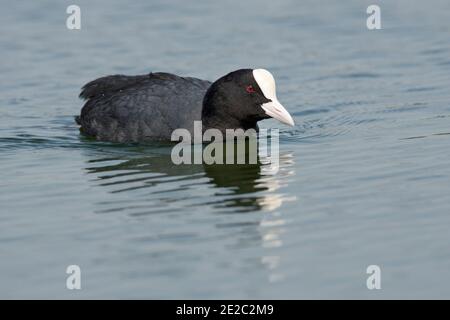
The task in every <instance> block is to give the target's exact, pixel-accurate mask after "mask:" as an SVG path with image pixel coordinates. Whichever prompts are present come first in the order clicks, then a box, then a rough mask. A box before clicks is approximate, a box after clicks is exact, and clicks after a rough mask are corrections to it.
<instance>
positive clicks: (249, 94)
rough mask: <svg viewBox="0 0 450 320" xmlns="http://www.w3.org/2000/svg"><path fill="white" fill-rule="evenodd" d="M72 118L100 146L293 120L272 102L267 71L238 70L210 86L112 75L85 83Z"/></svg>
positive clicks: (164, 76) (157, 76)
mask: <svg viewBox="0 0 450 320" xmlns="http://www.w3.org/2000/svg"><path fill="white" fill-rule="evenodd" d="M80 98H83V99H86V100H87V101H86V103H85V105H84V106H83V108H82V110H81V115H80V116H79V117H76V121H77V123H78V124H79V125H80V126H81V128H80V131H81V132H82V133H83V134H85V135H88V136H92V137H95V138H96V139H97V140H101V141H112V142H151V141H170V138H171V134H172V132H173V131H174V130H175V129H178V128H185V129H188V130H189V131H190V132H191V133H192V132H193V128H194V121H200V120H201V121H202V128H203V130H206V129H210V128H216V129H219V130H220V131H221V132H223V133H224V134H225V130H226V129H244V130H247V129H250V128H252V129H255V130H258V125H257V122H258V121H260V120H263V119H267V118H270V117H272V118H275V119H277V120H279V121H281V122H283V123H286V124H288V125H291V126H293V125H294V120H293V119H292V117H291V116H290V114H289V113H288V112H287V111H286V109H285V108H284V107H283V106H282V105H281V104H280V102H279V101H278V99H277V97H276V89H275V80H274V78H273V76H272V74H271V73H270V72H269V71H267V70H265V69H240V70H236V71H233V72H230V73H229V74H227V75H225V76H223V77H221V78H220V79H218V80H217V81H215V82H214V83H211V82H209V81H205V80H201V79H197V78H191V77H180V76H177V75H174V74H170V73H164V72H157V73H150V74H145V75H138V76H125V75H111V76H106V77H102V78H99V79H96V80H94V81H91V82H89V83H87V84H86V85H85V86H84V87H83V88H82V91H81V93H80Z"/></svg>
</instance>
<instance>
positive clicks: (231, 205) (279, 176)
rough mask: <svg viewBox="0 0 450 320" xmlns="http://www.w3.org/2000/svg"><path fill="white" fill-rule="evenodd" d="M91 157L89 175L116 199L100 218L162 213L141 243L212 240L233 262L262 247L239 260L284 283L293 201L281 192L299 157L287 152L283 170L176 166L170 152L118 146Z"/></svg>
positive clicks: (261, 165) (101, 207)
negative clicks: (288, 208)
mask: <svg viewBox="0 0 450 320" xmlns="http://www.w3.org/2000/svg"><path fill="white" fill-rule="evenodd" d="M103 151H106V153H105V152H103ZM105 154H107V156H105ZM90 158H91V159H92V158H94V159H92V160H89V161H88V167H87V171H88V172H89V174H90V175H91V176H94V177H95V178H94V179H92V180H93V182H94V184H95V185H96V186H99V187H101V188H102V189H106V190H107V193H108V194H110V195H111V196H109V197H106V198H107V200H101V201H99V202H98V210H97V213H108V214H114V213H120V214H126V215H128V216H132V217H143V216H148V215H152V214H163V215H162V216H161V215H158V219H151V221H152V222H151V227H149V226H148V225H146V227H145V230H146V231H145V234H141V235H136V236H135V237H136V239H146V241H151V242H152V243H153V242H154V241H157V240H155V239H162V240H161V241H171V239H173V241H179V239H180V237H182V238H183V237H184V238H183V239H185V240H184V241H185V242H186V241H189V243H190V246H192V248H196V247H195V246H196V244H198V243H204V241H205V240H202V239H205V237H206V239H209V240H208V241H211V242H212V243H211V245H212V246H214V247H215V248H216V249H217V248H221V249H219V252H221V255H224V256H229V257H230V261H232V260H233V257H234V256H235V255H236V253H237V252H241V250H242V248H244V247H246V248H255V249H256V250H255V251H254V255H252V256H251V257H247V258H246V260H242V261H241V262H239V263H240V264H241V265H243V266H245V268H248V270H253V271H255V270H258V269H261V267H262V269H263V270H265V271H264V272H265V273H266V275H267V279H268V281H269V282H277V281H280V280H282V279H283V273H282V271H281V269H282V268H281V267H280V265H281V253H280V251H281V249H282V246H283V242H282V235H283V234H284V232H285V228H286V222H285V218H284V217H283V215H282V210H280V207H281V206H282V205H283V204H284V203H285V202H286V201H289V200H294V199H292V195H291V196H290V197H289V196H287V195H286V194H285V192H283V189H282V188H283V187H286V186H287V185H288V183H289V180H290V177H291V176H292V175H293V174H294V171H293V170H294V163H293V160H294V157H293V155H292V153H289V152H286V153H280V157H279V171H278V172H277V173H274V172H273V171H272V170H271V168H270V164H268V163H267V159H262V158H261V157H258V158H257V160H258V161H257V163H255V164H236V165H231V164H211V165H206V164H204V163H203V164H199V165H195V164H193V165H185V164H181V165H174V164H173V162H172V159H171V148H170V147H159V148H152V149H145V148H139V149H138V148H136V149H133V148H130V147H126V148H124V149H123V150H121V149H120V148H115V149H111V150H102V152H101V153H100V154H98V152H97V151H96V152H95V153H94V154H93V155H91V156H90ZM252 212H253V213H255V212H262V213H263V214H250V213H252ZM215 213H217V214H221V216H217V215H213V214H215ZM247 213H248V214H247ZM230 214H232V216H230ZM203 222H206V223H203ZM211 226H213V227H214V228H212V229H213V230H214V231H212V230H211V228H210V227H211ZM149 228H150V229H149ZM153 228H155V229H153ZM205 228H206V229H205ZM152 230H153V231H152ZM175 230H177V231H175ZM168 233H169V234H168ZM178 233H180V234H178ZM189 233H190V234H192V237H191V238H189V240H187V239H186V234H189ZM224 239H230V240H231V241H227V240H225V241H224ZM139 241H141V240H139ZM261 249H262V252H261ZM217 259H218V261H221V259H222V258H219V257H217ZM230 261H228V260H227V261H226V262H224V263H226V264H229V263H231V262H230Z"/></svg>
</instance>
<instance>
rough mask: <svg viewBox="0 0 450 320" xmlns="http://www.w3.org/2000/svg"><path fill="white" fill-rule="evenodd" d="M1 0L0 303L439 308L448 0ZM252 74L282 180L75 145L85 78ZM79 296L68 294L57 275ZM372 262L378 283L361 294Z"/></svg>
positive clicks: (445, 291)
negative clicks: (273, 88) (70, 26)
mask: <svg viewBox="0 0 450 320" xmlns="http://www.w3.org/2000/svg"><path fill="white" fill-rule="evenodd" d="M69 4H71V3H66V2H64V1H63V2H60V1H58V2H57V1H39V2H31V1H28V2H26V3H23V2H14V3H11V2H8V3H6V2H4V1H2V10H1V13H0V16H1V17H0V18H1V20H0V21H1V25H0V27H1V35H0V47H1V51H0V52H1V64H0V74H1V75H2V76H1V77H0V115H1V116H0V170H1V180H0V204H1V206H0V229H1V231H0V284H1V285H0V297H1V298H67V299H72V298H194V299H195V298H450V280H449V279H450V251H449V242H450V232H449V230H448V229H449V226H450V179H449V178H450V166H449V159H450V125H449V124H450V90H449V87H450V42H449V39H450V37H449V36H450V25H449V23H448V21H449V18H450V3H449V2H448V1H444V0H442V1H427V2H425V1H419V0H415V1H411V0H409V1H406V0H403V1H395V2H393V1H391V2H382V3H381V4H380V5H381V10H382V27H383V29H382V30H376V31H369V30H367V28H366V16H367V15H366V13H365V11H366V8H367V6H368V5H369V4H372V3H371V2H370V1H356V0H355V1H345V3H344V2H343V1H320V2H319V1H312V0H311V1H303V2H299V1H294V0H292V1H288V0H286V1H258V2H257V1H231V2H225V3H224V2H222V1H221V2H214V3H213V2H211V1H208V2H207V1H205V2H203V1H195V2H193V1H192V2H187V1H151V2H150V1H133V2H130V3H127V4H124V3H122V2H119V1H108V3H106V2H100V1H97V2H93V1H77V4H78V5H79V6H80V7H81V10H82V29H81V30H80V31H69V30H67V29H66V28H65V19H66V17H67V14H66V13H65V10H66V7H67V5H69ZM242 67H255V68H256V67H264V68H267V69H269V70H270V71H272V73H273V74H274V75H275V77H276V79H277V86H278V97H279V99H280V101H281V102H282V103H283V104H284V105H285V106H286V107H287V109H288V110H289V111H290V112H291V113H292V115H293V117H294V118H295V120H296V123H297V125H296V127H295V128H289V127H285V126H281V125H279V124H278V123H276V122H274V121H265V122H264V124H263V127H280V154H281V159H280V171H279V172H278V174H276V175H270V174H267V173H266V170H265V169H266V165H264V164H258V165H248V166H227V167H224V166H219V167H218V166H210V167H208V166H203V165H193V166H174V165H172V164H171V162H170V157H169V155H170V148H168V147H167V146H139V145H131V146H129V145H128V146H127V145H114V144H108V143H100V142H94V141H92V140H89V139H85V138H83V137H81V136H80V135H79V132H78V128H77V126H76V125H75V123H74V121H73V116H74V115H76V114H77V113H78V112H79V110H80V108H81V106H82V102H81V101H80V100H78V99H77V94H78V93H79V88H80V87H81V85H83V84H84V83H86V82H87V81H90V80H92V79H94V78H97V77H99V76H102V75H106V74H114V73H125V74H140V73H146V72H149V71H167V72H174V73H177V74H181V75H189V76H196V77H200V78H205V79H209V80H214V79H216V78H218V77H219V76H221V75H223V74H225V73H227V72H229V71H232V70H235V69H238V68H242ZM71 264H76V265H79V266H80V267H81V270H82V290H80V291H70V290H67V289H66V287H65V285H66V277H67V274H66V273H65V271H66V268H67V266H68V265H71ZM369 265H379V266H380V267H381V270H382V289H381V290H371V291H370V290H368V289H367V287H366V279H367V276H368V275H367V274H366V268H367V266H369Z"/></svg>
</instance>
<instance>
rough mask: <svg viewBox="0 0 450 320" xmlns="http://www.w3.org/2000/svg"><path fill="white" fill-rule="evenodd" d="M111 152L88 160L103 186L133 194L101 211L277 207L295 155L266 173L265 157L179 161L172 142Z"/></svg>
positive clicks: (283, 158) (106, 204) (283, 157)
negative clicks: (239, 161) (216, 161)
mask: <svg viewBox="0 0 450 320" xmlns="http://www.w3.org/2000/svg"><path fill="white" fill-rule="evenodd" d="M111 150H113V152H112V154H108V156H106V157H105V153H102V154H103V156H101V157H99V156H98V154H97V152H96V154H97V156H96V157H95V159H91V160H89V161H88V167H87V171H88V172H89V173H90V174H95V175H96V178H95V179H94V180H95V181H96V182H97V183H96V184H97V185H98V186H102V187H105V188H107V189H108V191H109V192H110V193H115V194H124V195H125V194H126V195H127V197H122V198H121V197H119V195H118V197H115V198H114V199H113V200H111V201H104V202H102V203H101V204H102V207H103V208H102V209H100V210H98V212H101V213H106V212H114V211H128V212H127V213H129V214H131V215H141V214H145V212H147V213H158V212H167V211H170V210H172V209H174V210H175V209H176V208H177V207H178V208H192V207H197V206H203V207H205V206H208V207H209V208H210V209H212V211H219V212H225V211H226V212H227V213H237V212H247V211H258V210H261V209H266V210H274V209H276V208H278V207H279V206H280V205H281V204H282V202H283V199H284V198H283V196H282V195H280V194H277V193H276V190H277V189H279V188H280V186H282V185H283V184H285V183H287V181H286V179H285V178H286V175H289V172H290V168H291V167H292V158H293V157H292V154H290V153H284V154H281V155H280V164H279V165H280V169H281V170H280V172H278V173H277V174H271V173H265V172H266V171H269V170H267V168H268V166H269V164H267V163H265V162H267V159H261V157H260V156H259V155H258V156H256V157H255V159H256V160H257V161H256V163H253V164H248V163H247V164H205V163H204V162H203V163H202V164H180V165H175V164H173V161H172V158H171V147H170V146H159V147H157V148H148V149H147V148H145V147H135V148H133V147H124V148H119V149H117V148H116V149H111ZM106 151H108V150H106ZM246 152H248V149H246ZM223 157H226V155H225V154H224V155H223ZM247 159H248V158H247ZM223 162H225V160H224V161H223ZM132 193H134V194H133V195H131V194H132ZM127 202H129V203H127ZM149 202H151V203H149ZM177 203H178V204H179V206H177V205H176V204H177ZM139 209H146V210H139ZM136 210H137V211H136Z"/></svg>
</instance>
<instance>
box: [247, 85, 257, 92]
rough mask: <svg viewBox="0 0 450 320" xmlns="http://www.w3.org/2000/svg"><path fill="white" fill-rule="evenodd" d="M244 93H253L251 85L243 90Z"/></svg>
mask: <svg viewBox="0 0 450 320" xmlns="http://www.w3.org/2000/svg"><path fill="white" fill-rule="evenodd" d="M245 91H247V92H248V93H254V92H255V89H254V88H253V86H252V85H249V86H247V88H245Z"/></svg>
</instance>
